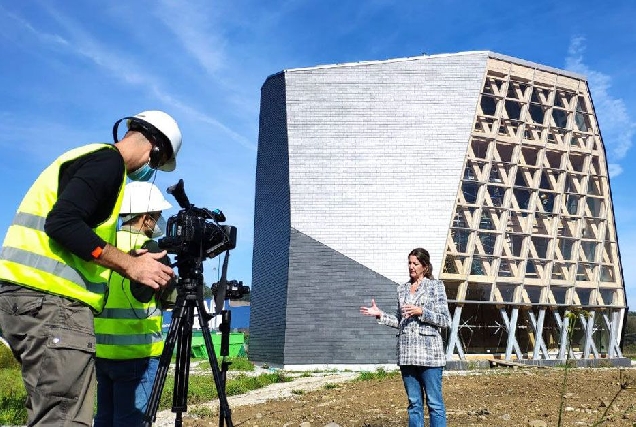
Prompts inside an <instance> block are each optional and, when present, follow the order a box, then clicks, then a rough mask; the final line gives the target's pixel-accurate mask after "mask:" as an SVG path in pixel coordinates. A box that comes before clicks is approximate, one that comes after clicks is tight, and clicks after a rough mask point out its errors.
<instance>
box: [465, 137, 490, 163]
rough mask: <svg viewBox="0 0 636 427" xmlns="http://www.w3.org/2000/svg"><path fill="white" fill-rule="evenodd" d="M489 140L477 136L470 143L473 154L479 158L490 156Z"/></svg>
mask: <svg viewBox="0 0 636 427" xmlns="http://www.w3.org/2000/svg"><path fill="white" fill-rule="evenodd" d="M488 144H489V143H488V141H486V140H484V139H478V138H475V139H473V140H472V141H471V143H470V145H471V147H472V149H473V155H474V156H475V157H477V158H479V159H485V158H486V157H487V156H488Z"/></svg>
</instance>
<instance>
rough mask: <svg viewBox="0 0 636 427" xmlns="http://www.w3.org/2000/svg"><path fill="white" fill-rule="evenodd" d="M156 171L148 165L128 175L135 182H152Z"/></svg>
mask: <svg viewBox="0 0 636 427" xmlns="http://www.w3.org/2000/svg"><path fill="white" fill-rule="evenodd" d="M154 173H155V170H154V169H153V168H151V167H150V165H148V163H146V164H145V165H143V166H142V167H140V168H139V169H137V170H135V171H132V172H130V173H129V174H128V178H130V179H131V180H133V181H150V178H152V176H153V175H154Z"/></svg>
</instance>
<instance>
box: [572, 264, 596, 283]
mask: <svg viewBox="0 0 636 427" xmlns="http://www.w3.org/2000/svg"><path fill="white" fill-rule="evenodd" d="M593 275H594V265H592V264H584V263H581V264H579V265H578V267H577V269H576V280H577V281H580V282H589V281H591V280H592V279H593Z"/></svg>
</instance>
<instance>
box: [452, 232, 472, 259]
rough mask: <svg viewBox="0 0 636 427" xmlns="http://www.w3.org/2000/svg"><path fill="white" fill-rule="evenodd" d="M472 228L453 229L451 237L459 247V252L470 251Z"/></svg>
mask: <svg viewBox="0 0 636 427" xmlns="http://www.w3.org/2000/svg"><path fill="white" fill-rule="evenodd" d="M469 238H470V230H461V229H460V230H458V229H451V239H453V243H454V244H455V247H456V248H457V252H460V253H466V252H467V251H468V239H469Z"/></svg>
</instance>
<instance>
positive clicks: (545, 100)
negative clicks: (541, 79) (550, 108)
mask: <svg viewBox="0 0 636 427" xmlns="http://www.w3.org/2000/svg"><path fill="white" fill-rule="evenodd" d="M530 100H531V101H532V102H536V103H537V104H543V105H547V104H549V103H550V89H548V88H542V87H539V86H535V87H534V88H532V96H531V98H530Z"/></svg>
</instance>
